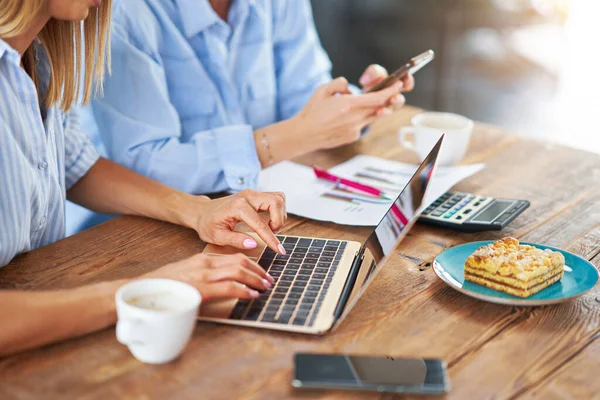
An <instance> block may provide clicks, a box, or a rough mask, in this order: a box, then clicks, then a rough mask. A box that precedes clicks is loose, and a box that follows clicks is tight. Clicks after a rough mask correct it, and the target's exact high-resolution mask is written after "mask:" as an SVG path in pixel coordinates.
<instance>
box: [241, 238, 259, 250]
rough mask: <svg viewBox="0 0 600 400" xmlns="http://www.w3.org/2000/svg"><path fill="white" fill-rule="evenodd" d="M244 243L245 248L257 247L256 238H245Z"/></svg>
mask: <svg viewBox="0 0 600 400" xmlns="http://www.w3.org/2000/svg"><path fill="white" fill-rule="evenodd" d="M243 245H244V248H246V249H253V248H255V247H256V240H254V239H246V240H244V243H243Z"/></svg>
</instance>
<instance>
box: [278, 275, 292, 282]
mask: <svg viewBox="0 0 600 400" xmlns="http://www.w3.org/2000/svg"><path fill="white" fill-rule="evenodd" d="M281 280H282V281H293V280H294V277H293V276H289V275H283V276H282V277H281Z"/></svg>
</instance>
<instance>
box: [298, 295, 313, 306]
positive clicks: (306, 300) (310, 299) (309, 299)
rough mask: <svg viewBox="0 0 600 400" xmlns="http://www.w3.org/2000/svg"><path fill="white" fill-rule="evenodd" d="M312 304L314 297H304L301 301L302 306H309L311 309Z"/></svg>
mask: <svg viewBox="0 0 600 400" xmlns="http://www.w3.org/2000/svg"><path fill="white" fill-rule="evenodd" d="M314 302H315V298H314V297H305V298H303V299H302V304H310V305H311V307H312V304H313V303H314ZM301 306H302V305H301Z"/></svg>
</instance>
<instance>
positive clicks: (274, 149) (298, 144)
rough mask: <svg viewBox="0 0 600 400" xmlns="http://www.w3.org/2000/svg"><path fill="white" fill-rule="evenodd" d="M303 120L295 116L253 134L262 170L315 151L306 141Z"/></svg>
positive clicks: (305, 126) (310, 143) (311, 144)
mask: <svg viewBox="0 0 600 400" xmlns="http://www.w3.org/2000/svg"><path fill="white" fill-rule="evenodd" d="M306 129H310V128H308V127H307V125H306V123H305V121H304V118H302V117H301V116H300V115H296V116H294V117H292V118H289V119H287V120H284V121H281V122H277V123H276V124H272V125H269V126H266V127H264V128H261V129H258V130H256V131H255V132H254V140H255V143H256V150H257V154H258V158H259V160H260V163H261V165H262V167H263V168H266V167H268V166H269V165H272V164H275V163H278V162H280V161H283V160H290V159H292V158H295V157H298V156H300V155H303V154H306V153H308V152H310V151H313V150H315V148H314V146H313V143H312V142H311V141H310V140H307V135H306Z"/></svg>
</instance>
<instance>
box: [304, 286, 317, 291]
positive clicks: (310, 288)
mask: <svg viewBox="0 0 600 400" xmlns="http://www.w3.org/2000/svg"><path fill="white" fill-rule="evenodd" d="M320 289H321V286H319V285H309V286H308V287H307V288H306V290H316V291H319V290H320Z"/></svg>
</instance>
